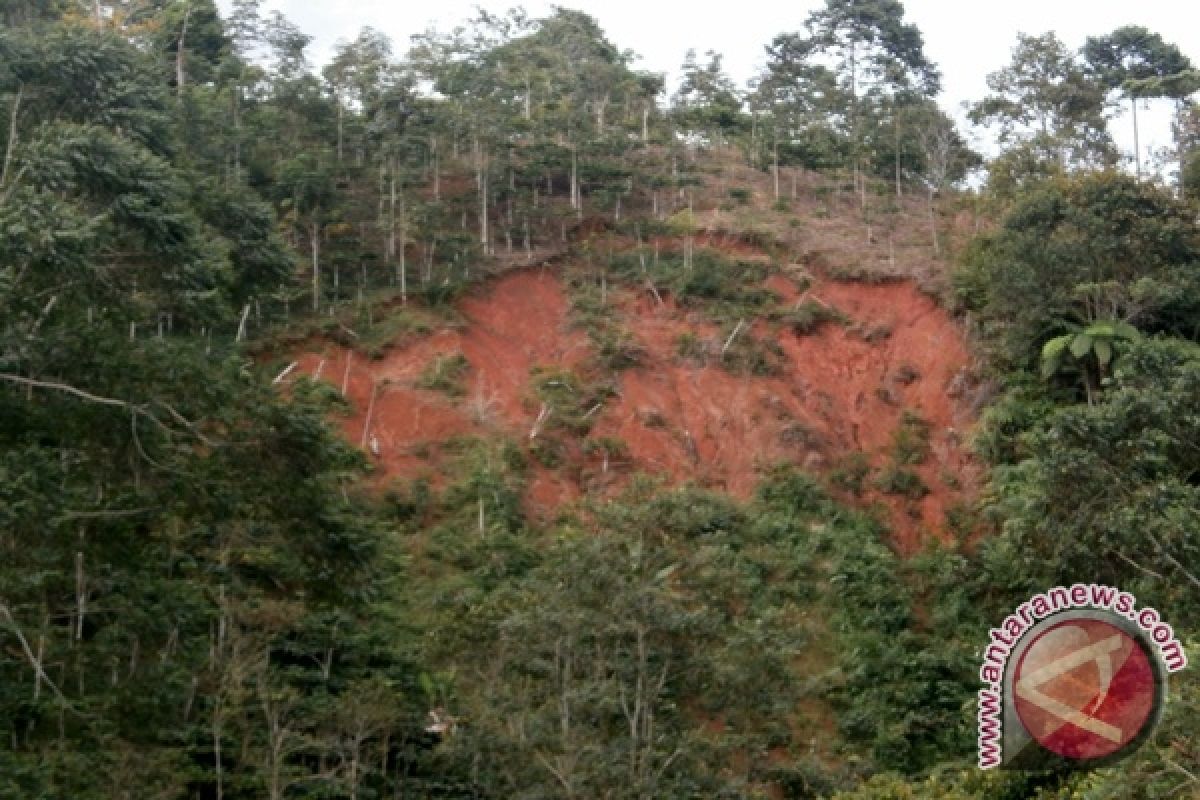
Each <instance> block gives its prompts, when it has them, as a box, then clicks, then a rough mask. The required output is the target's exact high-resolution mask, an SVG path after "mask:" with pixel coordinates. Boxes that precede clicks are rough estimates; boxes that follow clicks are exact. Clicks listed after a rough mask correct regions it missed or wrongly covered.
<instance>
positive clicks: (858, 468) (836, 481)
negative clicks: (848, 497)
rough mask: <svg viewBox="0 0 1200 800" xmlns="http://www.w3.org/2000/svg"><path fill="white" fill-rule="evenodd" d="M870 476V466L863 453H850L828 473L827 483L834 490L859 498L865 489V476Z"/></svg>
mask: <svg viewBox="0 0 1200 800" xmlns="http://www.w3.org/2000/svg"><path fill="white" fill-rule="evenodd" d="M870 474H871V465H870V463H869V462H868V461H867V456H866V454H865V453H857V452H856V453H850V454H849V455H847V456H845V457H844V458H842V459H840V460H839V461H838V462H837V464H836V465H835V466H834V468H833V469H832V470H830V472H829V482H830V483H831V484H832V485H833V486H834V488H836V489H840V490H842V491H843V492H849V493H850V494H852V495H854V496H855V497H859V496H861V495H862V493H863V489H864V488H866V482H867V476H868V475H870Z"/></svg>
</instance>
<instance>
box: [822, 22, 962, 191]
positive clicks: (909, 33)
mask: <svg viewBox="0 0 1200 800" xmlns="http://www.w3.org/2000/svg"><path fill="white" fill-rule="evenodd" d="M805 28H806V30H807V31H808V41H807V42H806V43H805V44H804V45H803V47H802V48H801V49H802V51H803V50H807V51H808V53H809V54H811V55H819V56H820V57H822V58H826V59H829V60H830V61H832V63H833V69H834V71H835V72H836V74H837V75H838V80H839V84H840V87H841V90H842V93H843V95H844V96H845V97H847V98H848V99H849V107H848V108H847V109H846V112H845V117H844V119H845V127H846V129H847V131H848V134H849V138H850V141H851V146H852V148H853V151H854V168H855V173H856V176H857V175H858V174H859V173H860V172H861V170H862V169H863V166H864V164H865V162H866V160H867V158H868V152H867V143H866V125H867V123H868V122H869V121H870V119H872V118H874V117H877V116H880V115H881V112H882V111H883V109H884V107H885V106H887V105H889V104H891V105H896V104H898V103H903V102H904V98H906V97H912V98H918V97H926V98H932V97H935V96H936V95H937V94H938V93H939V92H940V91H941V75H940V74H939V72H938V69H937V67H936V66H935V65H934V64H933V63H932V62H930V61H929V59H928V58H927V57H926V56H925V50H924V41H923V38H922V36H921V32H920V30H919V29H918V28H917V27H916V26H915V25H912V24H909V23H906V22H904V6H903V4H901V3H900V2H899V0H826V4H825V8H823V9H817V10H816V11H814V12H812V14H810V15H809V18H808V20H807V21H806V23H805ZM863 197H864V200H863V202H864V204H865V202H866V201H865V194H864V196H863Z"/></svg>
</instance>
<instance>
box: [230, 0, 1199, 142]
mask: <svg viewBox="0 0 1200 800" xmlns="http://www.w3.org/2000/svg"><path fill="white" fill-rule="evenodd" d="M218 4H219V5H220V6H221V7H222V8H227V7H228V4H229V0H218ZM514 5H518V3H513V2H504V1H503V0H501V2H496V1H495V0H433V2H430V3H406V2H397V0H266V6H267V7H268V8H271V9H278V10H280V11H282V12H283V13H284V15H285V16H287V17H288V18H289V19H291V20H292V21H293V22H295V23H296V24H297V25H298V26H299V27H300V28H301V29H302V30H303V31H304V32H305V33H308V34H309V35H311V36H313V37H314V42H313V45H312V47H311V49H310V51H309V57H310V59H311V60H313V61H314V62H316V63H318V64H320V63H323V62H324V61H325V60H326V59H327V58H328V57H329V53H330V52H331V50H332V48H333V46H334V45H335V44H336V43H337V41H338V40H340V39H352V38H354V36H355V34H356V33H357V32H358V30H359V29H360V28H362V27H363V26H364V25H370V26H371V27H373V28H376V29H378V30H381V31H383V32H384V33H386V34H388V35H389V36H390V37H391V38H392V40H393V41H394V42H395V45H396V50H397V52H403V50H404V49H405V47H406V46H407V44H408V38H409V37H410V36H412V35H413V34H415V33H420V32H422V31H424V30H427V29H428V28H430V27H435V28H438V29H440V30H449V29H450V28H453V27H454V26H455V25H456V24H458V23H460V22H462V21H463V20H465V19H467V18H469V17H471V16H472V15H473V13H474V9H475V8H476V7H482V8H485V9H487V10H489V11H493V12H502V11H504V10H506V9H508V8H510V7H512V6H514ZM519 5H522V6H523V7H524V8H525V9H526V10H527V11H529V13H530V14H531V15H532V16H541V15H544V14H546V13H549V11H550V8H551V5H552V3H549V2H541V1H540V0H531V1H530V2H525V3H519ZM553 5H560V6H565V7H568V8H574V9H578V10H580V11H584V12H586V13H588V14H590V15H592V16H593V17H595V18H596V19H597V20H598V21H599V22H600V25H601V26H602V27H603V28H604V30H605V31H606V32H607V33H608V35H609V38H610V39H611V40H612V41H613V42H614V43H615V44H616V45H617V46H619V47H621V48H626V49H630V50H633V51H634V52H635V53H637V54H638V55H639V56H640V57H641V60H640V61H639V62H638V63H637V64H636V65H635V66H636V67H637V68H639V69H648V70H652V71H655V72H665V73H668V76H669V80H672V79H673V78H674V76H675V74H676V73H677V71H678V68H679V65H680V64H681V63H683V59H684V55H685V54H686V52H687V50H688V49H689V48H694V49H695V50H696V51H697V52H698V53H703V52H704V51H706V50H716V51H718V52H720V53H722V54H723V55H724V56H725V65H726V67H727V69H728V71H729V73H730V74H731V75H732V76H733V78H734V79H735V80H736V81H738V83H739V84H742V85H744V84H745V82H746V81H747V80H749V79H750V78H751V77H752V76H753V75H755V74H756V72H757V71H758V70H759V68H760V67H761V66H762V64H763V61H764V54H763V47H764V46H765V45H766V44H767V43H768V42H770V40H771V39H772V38H773V37H774V36H775V35H776V34H778V33H781V32H784V31H795V30H800V29H801V28H802V27H803V25H804V20H805V18H806V17H807V16H808V14H809V12H810V11H811V10H812V9H814V8H817V7H819V6H823V5H824V2H823V0H798V1H797V2H792V3H783V2H780V0H730V2H727V3H723V4H722V3H715V2H711V0H704V1H702V2H687V3H683V2H674V0H561V2H558V3H554V4H553ZM904 6H905V8H906V10H907V19H908V20H909V21H911V22H914V23H916V25H917V26H918V27H919V28H920V29H921V32H922V33H923V34H924V37H925V52H926V55H927V56H928V57H929V58H930V59H931V60H933V61H934V62H936V63H937V64H938V65H939V66H940V67H941V70H942V75H943V86H944V91H943V94H942V97H941V98H940V101H941V103H942V105H943V107H945V108H946V110H947V111H948V112H950V113H951V114H952V115H953V116H955V117H956V118H959V119H961V118H962V113H961V108H960V107H961V104H962V103H963V102H965V101H974V100H978V99H979V98H981V97H982V96H983V95H984V94H986V92H987V85H986V83H985V82H984V79H985V77H986V76H987V74H988V73H989V72H993V71H995V70H996V69H999V68H1000V67H1002V66H1003V65H1005V64H1006V63H1007V62H1008V61H1009V58H1010V56H1011V51H1012V47H1013V45H1014V44H1015V43H1016V39H1017V33H1018V32H1022V33H1029V34H1039V33H1043V32H1045V31H1048V30H1052V31H1054V32H1055V33H1057V34H1058V36H1059V37H1060V38H1061V39H1062V40H1063V41H1065V42H1066V43H1067V45H1068V46H1070V47H1079V46H1081V45H1082V44H1083V42H1084V39H1086V38H1087V37H1088V36H1095V35H1101V34H1105V33H1108V32H1110V31H1112V30H1113V29H1114V28H1118V27H1120V26H1122V25H1143V26H1145V27H1147V28H1149V29H1151V30H1153V31H1157V32H1159V33H1161V34H1162V35H1163V36H1164V38H1166V39H1167V40H1168V41H1171V42H1174V43H1175V44H1177V45H1179V47H1180V48H1181V49H1182V50H1183V51H1184V53H1186V54H1187V55H1188V56H1189V57H1190V58H1191V59H1192V60H1193V61H1194V62H1196V63H1197V64H1200V0H999V2H986V3H985V2H972V1H971V0H905V2H904ZM1152 105H1153V106H1154V107H1155V108H1154V109H1153V110H1151V111H1149V112H1148V113H1147V114H1146V115H1145V118H1144V119H1143V120H1142V121H1143V122H1144V123H1145V124H1144V125H1143V136H1142V146H1143V150H1146V149H1148V148H1152V147H1161V146H1166V145H1169V144H1170V143H1171V138H1170V124H1169V119H1170V115H1169V111H1168V109H1169V104H1168V103H1164V102H1154V103H1152ZM1113 133H1114V135H1115V136H1116V137H1117V140H1118V142H1119V143H1121V144H1122V146H1123V147H1124V148H1125V149H1126V150H1132V136H1131V134H1130V124H1129V121H1128V120H1124V119H1119V120H1118V121H1117V122H1116V123H1115V124H1114V131H1113Z"/></svg>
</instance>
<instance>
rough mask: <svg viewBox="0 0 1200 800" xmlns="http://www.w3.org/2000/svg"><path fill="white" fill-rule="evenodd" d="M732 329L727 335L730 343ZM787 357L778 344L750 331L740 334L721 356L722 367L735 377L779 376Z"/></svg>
mask: <svg viewBox="0 0 1200 800" xmlns="http://www.w3.org/2000/svg"><path fill="white" fill-rule="evenodd" d="M731 333H732V329H731V330H730V331H728V332H726V334H725V337H726V338H725V340H726V341H728V337H729V334H731ZM785 361H786V355H785V354H784V352H783V348H782V347H780V346H779V343H778V342H774V341H771V340H769V339H759V338H757V337H755V336H752V335H751V334H750V333H749V331H743V332H742V333H740V334H739V335H738V336H737V337H736V338H735V339H734V340H733V342H732V343H730V344H729V346H728V348H727V349H725V350H724V352H723V353H722V354H721V366H722V367H724V368H725V369H726V370H728V371H729V372H731V373H733V374H735V375H757V376H760V377H761V376H769V375H778V374H779V373H780V372H782V371H783V364H784V363H785Z"/></svg>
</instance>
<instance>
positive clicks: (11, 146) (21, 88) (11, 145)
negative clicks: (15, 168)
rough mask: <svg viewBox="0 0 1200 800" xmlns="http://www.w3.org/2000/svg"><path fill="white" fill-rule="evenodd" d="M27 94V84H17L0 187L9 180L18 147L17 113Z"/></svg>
mask: <svg viewBox="0 0 1200 800" xmlns="http://www.w3.org/2000/svg"><path fill="white" fill-rule="evenodd" d="M24 94H25V84H23V83H18V84H17V93H16V95H15V96H14V97H13V106H12V113H11V114H10V115H9V119H8V143H7V145H6V146H5V148H4V166H3V167H2V168H0V189H2V188H4V184H5V183H7V182H8V170H9V166H10V165H11V164H12V157H13V152H14V151H15V150H16V147H17V115H18V114H19V113H20V110H21V98H22V97H23V96H24Z"/></svg>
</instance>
